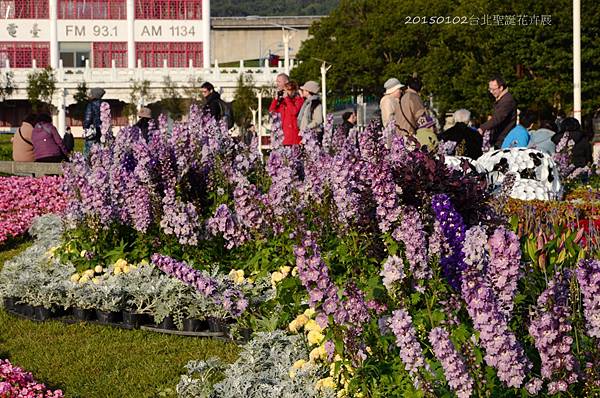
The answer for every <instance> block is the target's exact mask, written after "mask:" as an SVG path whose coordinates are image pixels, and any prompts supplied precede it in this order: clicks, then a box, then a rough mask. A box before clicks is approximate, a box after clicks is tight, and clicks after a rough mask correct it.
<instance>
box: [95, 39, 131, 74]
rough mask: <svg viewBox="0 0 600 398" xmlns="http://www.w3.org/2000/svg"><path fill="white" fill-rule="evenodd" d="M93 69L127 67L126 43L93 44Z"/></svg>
mask: <svg viewBox="0 0 600 398" xmlns="http://www.w3.org/2000/svg"><path fill="white" fill-rule="evenodd" d="M93 59H94V68H111V67H112V60H113V59H114V60H115V66H116V67H117V68H126V67H127V42H109V43H94V56H93Z"/></svg>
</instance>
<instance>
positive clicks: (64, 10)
mask: <svg viewBox="0 0 600 398" xmlns="http://www.w3.org/2000/svg"><path fill="white" fill-rule="evenodd" d="M58 18H59V19H127V5H126V3H125V0H110V1H106V0H59V1H58Z"/></svg>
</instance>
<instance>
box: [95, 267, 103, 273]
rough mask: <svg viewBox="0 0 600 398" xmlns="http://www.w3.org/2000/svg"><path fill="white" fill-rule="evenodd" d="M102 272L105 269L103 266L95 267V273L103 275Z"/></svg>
mask: <svg viewBox="0 0 600 398" xmlns="http://www.w3.org/2000/svg"><path fill="white" fill-rule="evenodd" d="M102 271H104V268H102V266H101V265H96V266H95V267H94V272H95V273H97V274H101V273H102Z"/></svg>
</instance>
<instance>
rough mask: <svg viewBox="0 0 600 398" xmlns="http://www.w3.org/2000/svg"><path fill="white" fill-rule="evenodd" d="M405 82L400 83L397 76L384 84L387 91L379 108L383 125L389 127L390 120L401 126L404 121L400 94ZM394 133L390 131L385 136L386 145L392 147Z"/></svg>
mask: <svg viewBox="0 0 600 398" xmlns="http://www.w3.org/2000/svg"><path fill="white" fill-rule="evenodd" d="M403 87H404V84H402V83H400V80H398V79H396V78H395V77H392V78H389V79H387V80H386V81H385V83H384V84H383V88H384V89H385V93H384V95H383V97H382V98H381V100H380V101H379V108H380V109H381V122H382V123H383V127H384V128H385V127H387V126H388V124H390V122H392V121H393V122H394V125H395V126H396V127H399V123H400V122H401V121H402V119H401V117H402V115H401V112H400V96H401V95H402V91H401V90H402V88H403ZM392 137H393V134H392V133H391V132H390V133H389V134H388V136H386V137H384V140H385V145H386V147H388V148H389V147H391V145H392Z"/></svg>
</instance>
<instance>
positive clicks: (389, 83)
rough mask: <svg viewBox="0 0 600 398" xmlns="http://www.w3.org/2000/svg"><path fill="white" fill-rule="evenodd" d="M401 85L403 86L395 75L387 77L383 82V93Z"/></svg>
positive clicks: (389, 92) (397, 88)
mask: <svg viewBox="0 0 600 398" xmlns="http://www.w3.org/2000/svg"><path fill="white" fill-rule="evenodd" d="M402 87H404V84H402V83H400V80H398V79H396V78H395V77H392V78H390V79H387V80H386V81H385V83H384V84H383V88H385V95H388V94H391V93H393V92H394V91H396V90H399V89H401V88H402Z"/></svg>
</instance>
